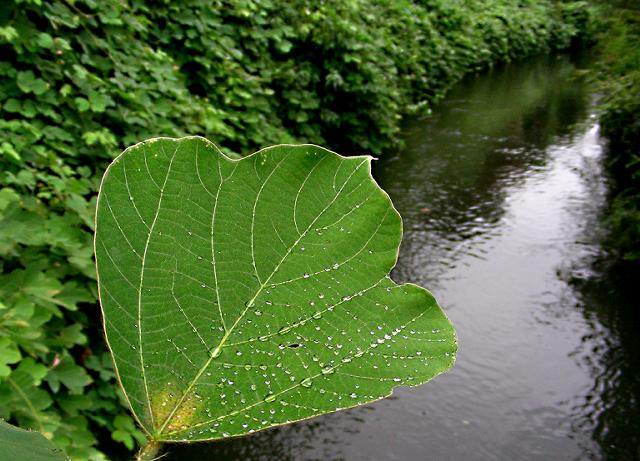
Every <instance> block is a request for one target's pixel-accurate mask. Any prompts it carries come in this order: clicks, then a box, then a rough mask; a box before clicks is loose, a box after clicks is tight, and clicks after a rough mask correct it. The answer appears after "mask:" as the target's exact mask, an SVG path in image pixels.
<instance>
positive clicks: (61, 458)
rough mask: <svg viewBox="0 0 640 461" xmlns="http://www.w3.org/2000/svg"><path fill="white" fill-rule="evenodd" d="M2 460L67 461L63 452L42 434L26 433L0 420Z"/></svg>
mask: <svg viewBox="0 0 640 461" xmlns="http://www.w3.org/2000/svg"><path fill="white" fill-rule="evenodd" d="M0 446H2V459H7V460H20V461H65V460H66V459H67V457H66V456H65V455H64V453H63V452H62V450H60V449H59V448H55V447H54V446H53V445H52V444H51V442H49V441H48V440H47V439H46V438H45V437H44V436H43V435H42V434H41V433H39V432H35V431H25V430H24V429H20V428H18V427H15V426H12V425H11V424H7V423H6V422H4V421H3V420H1V419H0Z"/></svg>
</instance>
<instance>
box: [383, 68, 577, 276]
mask: <svg viewBox="0 0 640 461" xmlns="http://www.w3.org/2000/svg"><path fill="white" fill-rule="evenodd" d="M574 71H575V68H574V66H573V65H572V64H571V62H570V61H569V60H568V59H567V58H558V57H545V58H540V59H535V60H532V61H531V62H529V63H518V64H517V65H513V66H511V65H507V66H504V67H502V68H499V69H495V70H493V71H492V72H490V73H488V74H486V75H483V76H480V77H472V78H468V79H467V80H466V81H464V82H463V83H462V84H461V85H460V86H459V87H458V88H457V89H455V90H454V91H453V92H452V93H451V96H450V97H449V98H447V99H446V100H445V101H443V103H442V104H441V105H440V106H438V107H437V108H436V111H435V113H434V115H433V116H432V117H431V118H429V119H426V120H422V121H417V122H414V123H413V124H411V125H409V127H408V134H407V148H406V149H405V150H404V151H403V152H402V153H400V154H399V155H398V156H395V157H388V158H383V159H382V160H381V161H380V164H378V165H375V164H374V168H375V173H376V177H377V179H378V180H379V181H380V182H381V184H382V186H383V187H384V188H385V189H386V190H387V191H388V192H389V193H390V195H391V197H392V199H393V201H394V204H395V205H396V207H397V208H398V209H399V211H400V213H401V215H402V216H403V220H404V223H405V228H411V229H412V238H411V240H410V241H407V242H404V243H403V246H402V248H401V258H400V259H401V260H402V261H403V263H402V266H401V267H399V268H398V269H397V271H399V272H403V273H401V274H399V276H400V278H402V279H406V280H414V281H417V280H420V279H419V277H417V274H411V270H412V268H418V267H424V266H425V265H426V264H428V265H431V261H434V260H446V261H449V262H450V263H451V264H454V263H455V260H456V259H457V255H458V254H459V253H460V252H462V253H466V252H468V251H469V249H468V248H466V247H465V244H464V243H465V242H466V241H468V240H469V239H471V238H473V237H481V238H482V237H483V236H486V237H489V236H490V235H491V230H492V229H494V228H495V227H496V224H497V223H498V222H499V221H500V219H501V218H502V217H503V216H504V213H505V210H506V208H507V207H506V206H505V203H504V202H505V198H506V196H507V195H508V194H509V191H510V190H512V189H513V188H514V187H518V185H519V184H521V183H522V182H523V181H525V180H526V179H527V178H528V177H530V176H531V173H532V171H533V170H535V169H540V168H544V167H545V165H546V162H547V160H548V155H547V153H546V151H545V149H546V148H547V147H548V146H549V145H550V144H552V143H556V144H557V143H558V140H559V139H560V140H561V139H562V138H563V137H569V136H571V135H572V134H573V133H574V131H575V130H574V127H575V124H576V123H578V122H579V121H581V120H584V119H585V118H586V114H587V110H588V107H589V94H588V92H587V91H586V90H585V86H584V85H583V83H582V82H581V81H579V80H575V79H574V76H575V72H574ZM416 204H418V206H416ZM425 248H429V251H424V249H425ZM434 275H436V274H434ZM434 282H435V283H437V280H435V281H434ZM430 283H432V282H430Z"/></svg>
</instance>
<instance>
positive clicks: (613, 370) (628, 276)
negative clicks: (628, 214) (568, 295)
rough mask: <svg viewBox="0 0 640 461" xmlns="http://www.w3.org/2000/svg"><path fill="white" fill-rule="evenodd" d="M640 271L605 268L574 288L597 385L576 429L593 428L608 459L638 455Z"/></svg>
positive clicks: (588, 362)
mask: <svg viewBox="0 0 640 461" xmlns="http://www.w3.org/2000/svg"><path fill="white" fill-rule="evenodd" d="M638 280H640V271H638V270H637V269H636V270H635V271H633V270H630V268H629V267H626V268H625V267H621V266H617V267H606V268H605V269H604V270H603V271H601V273H600V274H599V275H598V276H594V277H592V278H590V279H588V280H586V281H582V282H580V283H579V284H578V285H577V287H576V292H577V294H578V296H579V299H580V304H581V305H582V308H583V310H584V315H585V318H586V320H587V322H588V323H589V325H590V326H591V328H592V333H591V334H590V335H589V336H588V337H585V338H583V341H584V346H585V347H586V348H588V350H583V351H581V354H580V355H582V356H583V362H584V363H585V364H586V365H587V366H588V367H589V368H590V370H591V373H592V375H593V377H594V384H593V387H592V388H591V389H590V391H589V392H588V394H587V396H586V397H585V399H584V401H583V402H581V403H580V405H578V406H577V408H576V411H577V413H578V416H579V417H578V420H577V423H576V425H577V428H576V430H581V431H589V432H591V434H592V438H593V440H594V441H596V442H597V443H598V445H599V446H600V449H601V452H602V455H603V458H604V459H608V460H616V461H617V460H637V459H640V331H639V330H638V327H640V311H639V310H638V300H637V294H636V292H637V283H638Z"/></svg>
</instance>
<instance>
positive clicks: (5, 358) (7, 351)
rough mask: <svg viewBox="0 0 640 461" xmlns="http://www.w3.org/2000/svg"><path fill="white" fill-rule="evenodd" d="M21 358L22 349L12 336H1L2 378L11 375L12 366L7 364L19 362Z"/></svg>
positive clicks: (0, 365)
mask: <svg viewBox="0 0 640 461" xmlns="http://www.w3.org/2000/svg"><path fill="white" fill-rule="evenodd" d="M21 358H22V356H21V355H20V351H19V350H18V348H17V347H16V345H15V344H13V342H12V341H11V339H10V338H6V337H5V338H0V378H4V377H7V376H9V375H10V374H11V368H9V367H8V366H7V365H10V364H12V363H17V362H19V361H20V359H21Z"/></svg>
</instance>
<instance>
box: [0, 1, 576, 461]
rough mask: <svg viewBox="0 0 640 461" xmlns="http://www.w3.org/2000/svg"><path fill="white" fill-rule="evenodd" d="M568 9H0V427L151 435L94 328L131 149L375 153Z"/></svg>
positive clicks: (568, 23) (80, 438)
mask: <svg viewBox="0 0 640 461" xmlns="http://www.w3.org/2000/svg"><path fill="white" fill-rule="evenodd" d="M571 4H572V3H556V2H551V1H550V0H543V1H533V0H525V1H520V2H513V1H512V0H472V1H461V0H458V1H449V0H446V1H445V0H424V1H415V2H409V1H406V0H401V1H388V2H387V1H385V2H377V1H376V2H374V1H372V0H349V1H343V0H340V1H338V0H329V1H325V2H307V1H302V0H294V1H287V2H285V1H275V0H263V1H260V2H258V1H254V0H235V1H221V0H218V1H198V0H185V1H180V2H148V1H142V0H103V1H96V0H77V1H67V0H29V1H26V0H6V1H4V2H3V3H2V8H0V417H4V418H7V419H10V420H11V421H12V422H15V423H18V424H20V425H21V426H23V427H29V428H34V429H38V430H41V431H42V432H44V433H46V434H47V435H48V436H50V437H52V438H53V441H54V442H55V443H56V444H57V445H58V446H60V447H62V448H64V449H65V450H66V451H67V453H68V454H69V455H70V456H71V457H72V458H73V459H82V460H87V459H103V458H104V455H103V453H104V451H105V450H108V451H109V454H110V457H117V456H118V454H119V453H120V452H121V451H126V450H127V448H130V447H131V446H132V445H133V443H134V441H135V440H139V439H141V437H142V433H141V432H139V431H138V430H137V429H135V428H134V424H133V420H132V418H131V416H129V415H128V413H127V410H126V405H124V397H123V396H122V395H121V394H120V392H119V391H118V390H117V387H116V386H114V382H115V381H114V372H113V369H112V365H111V361H110V359H109V357H108V355H107V354H106V352H105V347H104V344H103V338H102V335H101V333H99V331H98V328H97V325H99V323H100V319H99V315H98V313H97V308H96V302H97V293H96V289H95V278H96V274H95V271H94V266H93V261H92V245H91V240H92V232H93V216H94V211H95V194H96V191H97V189H98V184H99V178H100V176H101V174H102V171H103V170H104V168H105V166H106V164H107V163H108V162H109V161H110V160H111V159H112V158H113V157H114V155H115V154H116V153H117V152H119V151H120V150H122V149H123V148H124V147H125V146H126V145H130V144H133V143H135V142H137V141H139V140H140V139H147V138H150V137H154V136H159V135H163V136H183V135H185V134H201V135H205V136H207V137H210V138H215V139H216V140H219V142H220V143H221V145H222V146H223V147H224V149H225V152H229V153H232V152H237V153H248V152H251V151H253V150H254V149H255V148H256V147H259V146H263V145H269V144H272V143H274V142H294V141H295V142H303V141H305V142H314V143H322V144H326V145H330V146H332V147H334V148H339V149H340V150H341V151H342V152H356V153H378V152H381V151H382V150H384V149H385V148H387V147H389V146H392V145H393V142H394V141H393V139H394V138H393V137H394V135H395V134H396V133H397V132H398V127H399V118H400V116H401V115H402V114H405V113H410V112H416V111H423V112H427V111H428V110H429V105H430V104H431V103H432V102H433V101H434V100H436V99H437V98H439V97H440V96H441V95H442V94H443V93H444V92H445V91H446V90H447V88H449V87H450V85H451V84H452V83H454V82H455V81H456V80H458V79H459V78H460V77H461V76H462V75H464V74H465V73H467V72H471V71H476V70H478V69H481V68H483V67H486V66H489V65H491V64H493V63H495V62H499V61H505V60H511V59H515V58H518V57H522V56H525V55H528V54H532V53H537V52H542V51H546V50H548V49H551V48H556V47H557V48H563V47H566V46H569V45H571V43H572V40H573V38H574V37H575V36H577V35H576V34H578V35H579V33H580V31H579V30H578V29H579V28H580V27H581V26H580V22H579V21H578V22H576V21H574V20H573V19H571V18H572V17H573V16H571V15H568V14H567V13H566V12H567V11H568V10H567V9H569V10H570V5H571ZM576 11H577V10H576ZM70 434H74V437H70Z"/></svg>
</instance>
